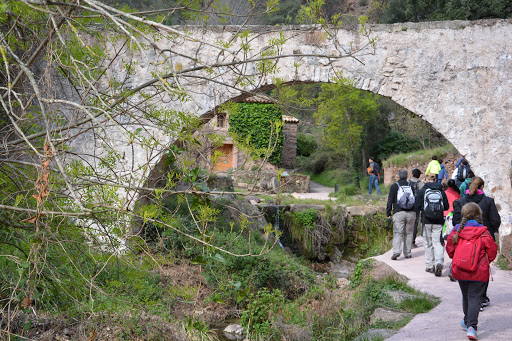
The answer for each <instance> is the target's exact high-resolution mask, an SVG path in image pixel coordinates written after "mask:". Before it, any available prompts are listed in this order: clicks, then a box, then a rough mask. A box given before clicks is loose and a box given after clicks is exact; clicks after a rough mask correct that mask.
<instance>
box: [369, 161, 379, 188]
mask: <svg viewBox="0 0 512 341" xmlns="http://www.w3.org/2000/svg"><path fill="white" fill-rule="evenodd" d="M368 162H369V163H370V165H369V166H368V174H370V183H369V185H368V186H369V187H370V188H369V191H368V193H369V194H372V187H375V188H376V189H377V194H380V187H379V175H380V167H379V164H378V163H377V162H375V161H374V160H373V157H371V158H369V159H368Z"/></svg>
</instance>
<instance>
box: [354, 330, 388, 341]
mask: <svg viewBox="0 0 512 341" xmlns="http://www.w3.org/2000/svg"><path fill="white" fill-rule="evenodd" d="M395 332H396V331H394V330H393V329H369V330H368V331H366V332H364V333H363V334H361V335H359V336H358V337H356V338H355V339H354V341H367V340H384V339H387V338H388V337H391V336H392V335H393V334H395Z"/></svg>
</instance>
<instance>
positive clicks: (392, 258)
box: [391, 253, 400, 260]
mask: <svg viewBox="0 0 512 341" xmlns="http://www.w3.org/2000/svg"><path fill="white" fill-rule="evenodd" d="M398 257H400V255H399V254H398V253H395V254H393V256H391V260H396V259H397V258H398Z"/></svg>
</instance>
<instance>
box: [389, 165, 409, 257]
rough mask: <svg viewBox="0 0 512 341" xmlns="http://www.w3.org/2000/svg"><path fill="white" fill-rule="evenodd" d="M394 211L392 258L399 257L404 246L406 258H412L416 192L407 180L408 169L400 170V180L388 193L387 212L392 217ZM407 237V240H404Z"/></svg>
mask: <svg viewBox="0 0 512 341" xmlns="http://www.w3.org/2000/svg"><path fill="white" fill-rule="evenodd" d="M391 211H393V256H391V259H392V260H396V259H398V257H400V255H401V254H402V246H403V247H404V250H403V251H404V256H405V258H411V257H412V256H411V247H412V234H413V230H414V220H415V219H416V212H415V211H414V194H413V192H412V188H411V182H409V181H407V170H405V169H401V170H399V171H398V182H395V183H394V184H392V185H391V187H390V189H389V195H388V203H387V206H386V213H387V217H388V219H391ZM404 239H405V242H404Z"/></svg>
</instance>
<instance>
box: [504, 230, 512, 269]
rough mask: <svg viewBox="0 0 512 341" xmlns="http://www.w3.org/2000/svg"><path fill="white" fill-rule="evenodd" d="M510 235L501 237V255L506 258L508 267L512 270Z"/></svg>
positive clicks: (511, 239)
mask: <svg viewBox="0 0 512 341" xmlns="http://www.w3.org/2000/svg"><path fill="white" fill-rule="evenodd" d="M511 252H512V235H508V236H503V237H502V238H501V255H502V256H503V257H505V258H506V259H507V260H508V269H510V270H512V255H511Z"/></svg>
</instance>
